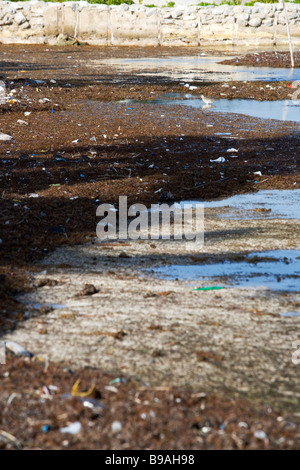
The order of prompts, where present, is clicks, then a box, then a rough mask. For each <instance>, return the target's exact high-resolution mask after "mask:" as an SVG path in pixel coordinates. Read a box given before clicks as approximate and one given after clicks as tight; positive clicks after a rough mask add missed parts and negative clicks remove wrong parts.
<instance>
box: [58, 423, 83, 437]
mask: <svg viewBox="0 0 300 470" xmlns="http://www.w3.org/2000/svg"><path fill="white" fill-rule="evenodd" d="M80 431H81V423H80V422H79V421H75V423H72V424H70V425H69V426H66V427H65V428H61V429H60V432H62V433H69V434H78V433H79V432H80Z"/></svg>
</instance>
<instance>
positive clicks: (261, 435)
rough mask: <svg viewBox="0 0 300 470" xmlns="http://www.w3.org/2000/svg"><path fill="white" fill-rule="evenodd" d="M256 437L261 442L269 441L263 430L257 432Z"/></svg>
mask: <svg viewBox="0 0 300 470" xmlns="http://www.w3.org/2000/svg"><path fill="white" fill-rule="evenodd" d="M254 436H255V437H256V439H260V440H262V439H267V435H266V433H265V431H261V430H259V431H255V433H254Z"/></svg>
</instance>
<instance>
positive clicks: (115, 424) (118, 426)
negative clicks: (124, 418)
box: [111, 421, 123, 434]
mask: <svg viewBox="0 0 300 470" xmlns="http://www.w3.org/2000/svg"><path fill="white" fill-rule="evenodd" d="M122 427H123V426H122V423H120V421H114V422H113V423H112V425H111V430H112V432H113V433H114V434H118V433H119V432H121V431H122Z"/></svg>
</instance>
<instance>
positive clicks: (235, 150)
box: [226, 148, 239, 153]
mask: <svg viewBox="0 0 300 470" xmlns="http://www.w3.org/2000/svg"><path fill="white" fill-rule="evenodd" d="M238 151H239V149H234V148H231V149H227V150H226V152H228V153H231V152H238Z"/></svg>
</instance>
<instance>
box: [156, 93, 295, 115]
mask: <svg viewBox="0 0 300 470" xmlns="http://www.w3.org/2000/svg"><path fill="white" fill-rule="evenodd" d="M225 90H226V89H225ZM149 102H150V103H151V102H153V103H156V104H160V105H184V106H190V107H192V108H198V109H203V110H209V111H215V112H221V113H238V114H246V115H247V116H253V117H258V118H262V119H278V120H282V121H296V122H300V100H279V101H258V100H252V99H251V100H249V99H232V100H227V99H219V100H216V101H214V102H213V103H212V105H209V106H207V105H205V104H204V102H203V101H202V99H201V98H198V97H195V96H192V95H189V94H186V93H182V94H175V93H174V94H173V95H172V94H169V95H164V96H162V98H161V99H156V100H153V101H149Z"/></svg>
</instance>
